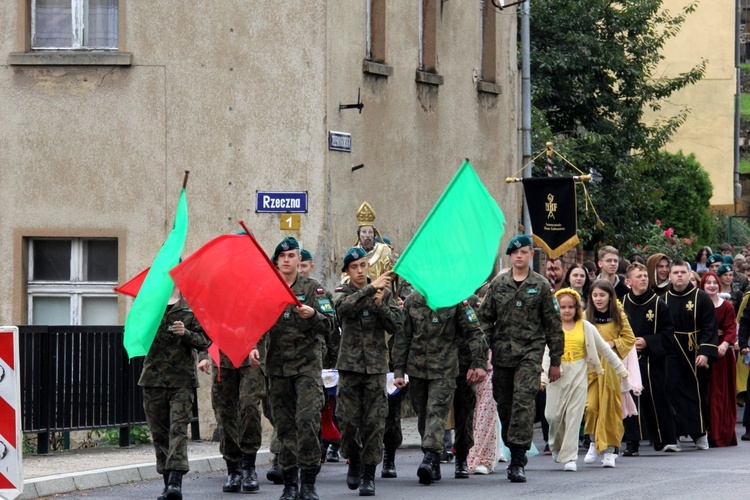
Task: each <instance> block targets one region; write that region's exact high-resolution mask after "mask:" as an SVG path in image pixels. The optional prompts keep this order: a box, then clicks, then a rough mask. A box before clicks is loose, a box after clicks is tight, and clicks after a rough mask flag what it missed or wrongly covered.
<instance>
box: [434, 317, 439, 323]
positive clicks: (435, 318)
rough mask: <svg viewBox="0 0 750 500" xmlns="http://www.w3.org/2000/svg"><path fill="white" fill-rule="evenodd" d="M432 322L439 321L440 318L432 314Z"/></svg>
mask: <svg viewBox="0 0 750 500" xmlns="http://www.w3.org/2000/svg"><path fill="white" fill-rule="evenodd" d="M432 322H433V323H440V318H438V317H437V316H433V318H432Z"/></svg>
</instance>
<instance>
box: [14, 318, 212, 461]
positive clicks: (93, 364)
mask: <svg viewBox="0 0 750 500" xmlns="http://www.w3.org/2000/svg"><path fill="white" fill-rule="evenodd" d="M18 328H19V341H20V357H21V392H22V403H21V404H22V407H23V417H22V427H23V432H24V433H29V434H31V433H35V434H37V438H38V439H37V453H39V454H46V453H48V452H49V438H50V432H60V431H74V430H88V429H101V428H113V427H114V428H117V427H119V429H120V446H129V445H130V426H133V425H143V424H145V423H146V415H145V413H144V410H143V392H142V391H141V388H140V387H139V386H138V378H139V377H140V374H141V369H142V368H143V358H134V359H133V360H128V356H127V353H126V352H125V349H124V348H123V343H122V340H123V327H122V326H69V325H64V326H37V325H33V326H31V325H28V326H19V327H18ZM191 435H192V438H193V439H199V436H200V429H199V427H198V403H197V398H195V402H194V403H193V418H192V420H191Z"/></svg>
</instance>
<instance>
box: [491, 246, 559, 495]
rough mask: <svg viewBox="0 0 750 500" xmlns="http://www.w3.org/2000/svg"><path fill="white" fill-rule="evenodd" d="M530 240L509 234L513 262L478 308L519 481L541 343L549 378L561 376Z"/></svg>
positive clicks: (546, 295) (546, 291)
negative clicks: (490, 355) (533, 269)
mask: <svg viewBox="0 0 750 500" xmlns="http://www.w3.org/2000/svg"><path fill="white" fill-rule="evenodd" d="M531 245H532V241H531V237H529V236H527V235H519V236H516V237H515V238H513V239H512V240H511V242H510V244H509V245H508V248H507V249H506V251H505V253H506V255H510V260H511V263H512V267H511V269H510V271H508V272H505V273H501V274H499V275H498V276H496V277H495V279H493V280H492V283H491V284H490V288H489V290H488V291H487V295H486V296H485V298H484V302H482V305H481V306H480V307H479V311H478V314H479V319H480V321H482V324H483V328H484V331H485V333H486V334H487V336H488V340H489V344H490V347H491V348H492V354H493V355H492V367H493V376H492V387H493V394H494V396H495V401H497V412H498V414H499V416H500V423H501V424H502V428H503V432H502V434H503V436H502V437H503V442H504V443H505V444H506V446H508V448H510V453H511V462H510V466H509V467H508V479H510V480H511V481H512V482H517V483H525V482H526V474H525V471H524V466H525V465H526V450H528V449H529V448H530V447H531V438H532V435H533V427H534V415H535V413H536V411H535V410H536V394H537V391H539V387H540V382H541V371H542V356H543V354H544V347H545V345H546V346H548V347H549V354H550V371H549V377H550V380H551V381H552V380H557V379H558V378H559V377H560V358H561V357H562V354H563V338H562V326H561V320H560V313H559V308H558V307H557V302H556V301H555V298H554V297H553V296H552V294H551V293H550V286H549V282H548V281H547V279H546V278H545V277H544V276H542V275H540V274H537V273H535V272H534V271H532V270H531V267H530V264H531V259H532V257H533V255H534V253H533V250H532V248H531Z"/></svg>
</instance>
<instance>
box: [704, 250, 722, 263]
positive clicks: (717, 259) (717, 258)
mask: <svg viewBox="0 0 750 500" xmlns="http://www.w3.org/2000/svg"><path fill="white" fill-rule="evenodd" d="M717 262H718V263H720V264H723V263H724V256H723V255H721V254H720V253H715V254H713V255H711V256H710V257H709V258H707V259H706V264H708V265H709V266H710V265H711V264H716V263H717Z"/></svg>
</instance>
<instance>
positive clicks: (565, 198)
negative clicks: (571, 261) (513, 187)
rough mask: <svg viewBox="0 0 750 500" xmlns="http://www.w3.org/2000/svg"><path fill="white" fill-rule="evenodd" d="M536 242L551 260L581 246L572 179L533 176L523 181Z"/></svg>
mask: <svg viewBox="0 0 750 500" xmlns="http://www.w3.org/2000/svg"><path fill="white" fill-rule="evenodd" d="M523 190H524V193H525V194H526V205H527V206H528V208H529V216H530V217H531V230H532V232H533V234H532V237H533V238H534V243H536V244H537V245H539V246H540V247H542V249H544V251H545V252H547V255H548V256H549V257H550V258H551V259H556V258H557V257H559V256H560V255H562V254H564V253H565V252H567V251H568V250H570V249H571V248H573V247H574V246H576V245H577V244H578V218H577V214H578V212H577V209H576V188H575V181H574V180H573V178H572V177H531V178H526V179H524V180H523Z"/></svg>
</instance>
